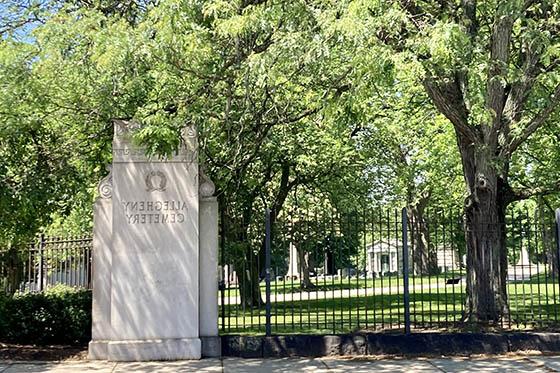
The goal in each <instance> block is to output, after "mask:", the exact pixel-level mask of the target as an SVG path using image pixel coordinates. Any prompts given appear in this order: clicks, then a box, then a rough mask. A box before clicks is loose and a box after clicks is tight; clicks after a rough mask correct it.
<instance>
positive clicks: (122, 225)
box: [89, 121, 220, 361]
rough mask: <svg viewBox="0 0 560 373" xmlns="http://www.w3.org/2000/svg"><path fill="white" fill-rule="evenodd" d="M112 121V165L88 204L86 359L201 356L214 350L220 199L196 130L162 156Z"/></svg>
mask: <svg viewBox="0 0 560 373" xmlns="http://www.w3.org/2000/svg"><path fill="white" fill-rule="evenodd" d="M135 126H136V125H135V124H134V123H133V122H128V121H115V133H114V138H113V164H112V168H111V170H110V173H109V175H108V176H107V177H105V178H104V179H103V180H102V181H101V182H100V184H99V198H98V199H97V201H96V204H95V208H94V241H93V245H94V251H93V312H92V319H93V320H92V322H93V325H92V341H91V342H90V344H89V358H91V359H108V360H114V361H136V360H168V359H169V360H176V359H199V358H200V357H201V356H217V355H219V354H220V344H219V339H218V303H217V302H218V267H217V264H218V263H217V256H218V254H217V251H218V207H217V202H216V198H215V197H213V196H212V195H213V193H214V185H213V184H212V182H211V181H210V180H209V179H208V178H207V177H206V176H205V175H204V173H203V172H201V171H200V170H199V165H198V152H197V146H198V140H197V137H196V132H195V131H194V130H192V129H189V128H185V131H184V135H183V141H182V145H181V147H180V149H179V151H178V152H177V154H175V155H174V156H173V157H171V158H169V159H159V158H148V157H147V156H146V155H145V152H144V150H143V149H142V148H139V147H137V146H135V145H134V144H133V143H132V141H131V133H132V131H133V130H134V128H135Z"/></svg>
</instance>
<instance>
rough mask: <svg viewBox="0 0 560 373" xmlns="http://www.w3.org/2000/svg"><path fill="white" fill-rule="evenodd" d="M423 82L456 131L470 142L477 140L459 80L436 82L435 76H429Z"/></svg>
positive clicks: (429, 94)
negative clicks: (470, 124)
mask: <svg viewBox="0 0 560 373" xmlns="http://www.w3.org/2000/svg"><path fill="white" fill-rule="evenodd" d="M422 83H423V85H424V88H425V89H426V91H427V93H428V96H430V98H431V99H432V101H433V102H434V104H435V106H436V107H437V108H438V110H439V111H440V112H441V113H442V114H443V115H445V116H446V117H447V119H449V120H450V121H451V123H452V124H453V126H454V127H455V129H456V131H457V132H458V133H460V134H461V135H462V136H463V137H464V138H466V139H468V140H469V141H470V142H473V143H474V142H477V139H478V137H477V135H476V133H475V131H474V130H473V128H472V127H471V126H469V123H468V117H469V112H468V110H467V107H466V106H465V101H464V100H463V94H462V93H461V89H460V87H459V85H458V82H457V80H456V79H453V80H447V81H443V82H436V81H435V80H434V78H433V77H428V78H426V79H424V81H423V82H422Z"/></svg>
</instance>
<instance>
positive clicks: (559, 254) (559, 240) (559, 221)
mask: <svg viewBox="0 0 560 373" xmlns="http://www.w3.org/2000/svg"><path fill="white" fill-rule="evenodd" d="M556 261H557V265H558V285H559V286H560V209H556Z"/></svg>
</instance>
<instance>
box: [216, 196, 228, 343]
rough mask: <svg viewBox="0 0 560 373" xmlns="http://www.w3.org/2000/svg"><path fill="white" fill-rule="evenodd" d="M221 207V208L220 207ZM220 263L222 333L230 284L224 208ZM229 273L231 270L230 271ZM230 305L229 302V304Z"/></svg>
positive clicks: (223, 209)
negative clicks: (227, 285)
mask: <svg viewBox="0 0 560 373" xmlns="http://www.w3.org/2000/svg"><path fill="white" fill-rule="evenodd" d="M218 207H221V206H218ZM220 226H221V232H220V246H221V247H220V262H221V266H220V267H221V275H222V278H221V280H220V284H219V289H220V299H221V304H222V320H221V321H222V332H223V331H225V330H226V284H227V283H228V280H229V278H227V277H226V276H228V275H229V273H226V269H225V265H226V260H225V258H226V254H225V250H226V215H225V208H224V207H222V208H221V210H220ZM228 272H229V270H228ZM228 303H229V302H228ZM228 316H229V315H228Z"/></svg>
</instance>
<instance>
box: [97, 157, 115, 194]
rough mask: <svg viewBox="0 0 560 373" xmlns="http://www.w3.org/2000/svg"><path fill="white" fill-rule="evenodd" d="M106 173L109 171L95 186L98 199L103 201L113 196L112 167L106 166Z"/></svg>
mask: <svg viewBox="0 0 560 373" xmlns="http://www.w3.org/2000/svg"><path fill="white" fill-rule="evenodd" d="M107 171H109V173H108V174H107V176H105V177H104V178H103V179H101V181H100V182H99V184H97V192H98V193H99V197H101V198H103V199H109V198H111V197H112V196H113V167H112V166H111V165H109V166H107Z"/></svg>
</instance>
